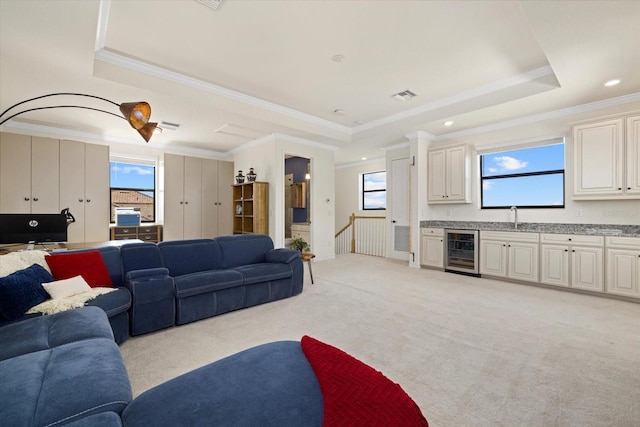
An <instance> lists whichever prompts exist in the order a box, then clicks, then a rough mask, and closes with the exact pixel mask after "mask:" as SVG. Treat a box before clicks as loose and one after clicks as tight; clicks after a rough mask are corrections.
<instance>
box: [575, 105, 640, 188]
mask: <svg viewBox="0 0 640 427" xmlns="http://www.w3.org/2000/svg"><path fill="white" fill-rule="evenodd" d="M639 145H640V116H632V117H627V118H626V119H625V118H617V119H610V120H602V121H598V122H594V123H585V124H581V125H577V126H574V128H573V167H574V191H573V197H574V199H576V200H597V199H637V198H640V172H639V171H638V166H639V165H640V148H639Z"/></svg>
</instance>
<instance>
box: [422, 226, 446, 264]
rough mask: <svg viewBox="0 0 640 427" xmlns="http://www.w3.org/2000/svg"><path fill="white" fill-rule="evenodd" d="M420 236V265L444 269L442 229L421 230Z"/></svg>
mask: <svg viewBox="0 0 640 427" xmlns="http://www.w3.org/2000/svg"><path fill="white" fill-rule="evenodd" d="M420 234H421V236H420V265H424V266H426V267H435V268H444V229H443V228H423V229H422V230H421V233H420Z"/></svg>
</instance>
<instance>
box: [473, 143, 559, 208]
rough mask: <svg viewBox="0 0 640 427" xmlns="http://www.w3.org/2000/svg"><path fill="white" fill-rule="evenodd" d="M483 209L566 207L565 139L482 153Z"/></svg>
mask: <svg viewBox="0 0 640 427" xmlns="http://www.w3.org/2000/svg"><path fill="white" fill-rule="evenodd" d="M480 181H481V184H482V191H481V199H482V204H481V207H482V209H496V208H510V207H511V206H517V207H519V208H563V207H564V143H555V144H550V145H543V146H537V147H533V148H524V149H518V150H512V151H502V152H494V153H488V154H482V155H481V156H480Z"/></svg>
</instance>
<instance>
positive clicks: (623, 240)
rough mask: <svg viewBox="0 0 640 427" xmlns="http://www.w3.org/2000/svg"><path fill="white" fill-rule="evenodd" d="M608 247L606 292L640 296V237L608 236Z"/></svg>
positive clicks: (634, 296)
mask: <svg viewBox="0 0 640 427" xmlns="http://www.w3.org/2000/svg"><path fill="white" fill-rule="evenodd" d="M606 247H607V283H606V288H605V292H607V293H609V294H613V295H621V296H625V297H633V298H640V238H638V237H613V236H612V237H606Z"/></svg>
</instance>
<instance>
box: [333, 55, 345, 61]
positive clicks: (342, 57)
mask: <svg viewBox="0 0 640 427" xmlns="http://www.w3.org/2000/svg"><path fill="white" fill-rule="evenodd" d="M331 60H332V61H333V62H337V63H340V62H344V55H333V56H332V57H331Z"/></svg>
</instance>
